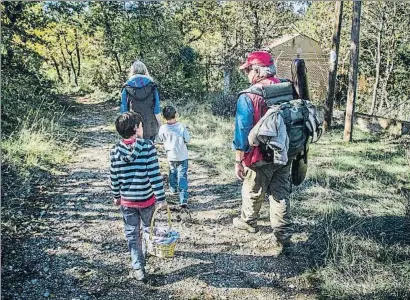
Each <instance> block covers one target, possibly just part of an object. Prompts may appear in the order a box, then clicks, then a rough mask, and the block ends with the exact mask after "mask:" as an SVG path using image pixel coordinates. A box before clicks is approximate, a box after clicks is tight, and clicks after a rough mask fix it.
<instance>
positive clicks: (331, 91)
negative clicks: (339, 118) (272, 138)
mask: <svg viewBox="0 0 410 300" xmlns="http://www.w3.org/2000/svg"><path fill="white" fill-rule="evenodd" d="M342 16H343V1H337V2H336V4H335V20H334V23H333V37H332V51H331V53H330V67H329V81H328V88H327V97H326V104H325V118H324V122H323V129H324V130H328V129H329V128H330V126H331V125H332V114H333V100H334V98H335V86H336V75H337V64H338V60H339V45H340V30H341V27H342Z"/></svg>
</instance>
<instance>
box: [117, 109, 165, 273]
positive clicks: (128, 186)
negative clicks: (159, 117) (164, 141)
mask: <svg viewBox="0 0 410 300" xmlns="http://www.w3.org/2000/svg"><path fill="white" fill-rule="evenodd" d="M115 127H116V129H117V131H118V133H119V134H120V136H121V137H122V138H123V139H122V140H120V141H119V142H118V143H117V144H116V145H115V146H114V147H113V148H112V150H111V154H110V160H111V168H110V174H111V190H112V192H113V195H114V204H115V205H117V206H118V205H120V210H121V213H122V215H123V219H124V230H125V237H126V238H127V241H128V248H129V250H130V252H131V267H132V270H131V272H130V277H133V278H135V279H137V280H143V279H144V277H145V270H144V267H145V257H144V253H143V249H142V241H141V232H140V230H141V229H140V228H141V226H140V225H141V224H142V227H149V226H150V222H151V218H152V214H153V212H154V209H155V205H157V206H160V208H163V207H165V206H166V202H165V192H164V185H163V180H162V176H161V173H160V169H159V164H158V157H157V151H156V149H155V146H154V144H153V143H152V142H151V141H150V140H145V139H143V138H142V137H143V131H144V130H143V124H142V116H141V115H140V114H138V113H136V112H127V113H124V114H122V115H120V116H119V117H118V118H117V120H116V121H115Z"/></svg>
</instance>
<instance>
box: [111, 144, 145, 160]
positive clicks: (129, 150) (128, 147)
mask: <svg viewBox="0 0 410 300" xmlns="http://www.w3.org/2000/svg"><path fill="white" fill-rule="evenodd" d="M139 141H141V140H139V139H137V140H135V142H133V143H132V144H128V143H127V144H126V143H124V141H120V142H119V143H118V147H117V150H118V155H119V157H120V159H121V160H122V161H124V162H132V161H135V160H137V158H138V156H139V155H140V153H141V150H142V149H143V148H144V146H143V144H142V143H141V142H139Z"/></svg>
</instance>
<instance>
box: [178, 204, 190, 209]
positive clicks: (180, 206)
mask: <svg viewBox="0 0 410 300" xmlns="http://www.w3.org/2000/svg"><path fill="white" fill-rule="evenodd" d="M179 208H188V203H182V204H180V205H179Z"/></svg>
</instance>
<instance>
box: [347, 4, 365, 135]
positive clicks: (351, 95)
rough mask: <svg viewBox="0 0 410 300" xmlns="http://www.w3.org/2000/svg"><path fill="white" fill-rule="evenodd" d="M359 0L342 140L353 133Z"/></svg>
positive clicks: (354, 21) (353, 22)
mask: <svg viewBox="0 0 410 300" xmlns="http://www.w3.org/2000/svg"><path fill="white" fill-rule="evenodd" d="M361 5H362V2H361V1H356V2H355V3H354V4H353V19H352V39H351V46H350V68H349V91H348V96H347V106H346V120H345V130H344V140H345V141H346V142H351V141H352V134H353V118H354V110H355V102H356V89H357V73H358V64H359V37H360V11H361Z"/></svg>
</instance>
